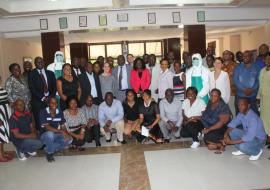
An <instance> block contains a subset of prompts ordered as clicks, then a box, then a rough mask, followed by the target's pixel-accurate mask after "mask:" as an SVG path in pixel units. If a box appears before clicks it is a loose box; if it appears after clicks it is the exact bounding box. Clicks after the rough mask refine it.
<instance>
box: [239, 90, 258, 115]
mask: <svg viewBox="0 0 270 190" xmlns="http://www.w3.org/2000/svg"><path fill="white" fill-rule="evenodd" d="M240 98H241V97H239V96H237V95H236V96H235V101H234V106H235V114H236V115H237V114H238V112H239V110H238V101H239V99H240ZM245 98H246V99H247V100H248V103H249V104H250V108H251V109H252V110H253V111H254V112H255V113H257V114H258V115H259V114H260V113H259V111H258V106H257V101H256V96H254V97H249V98H247V97H245Z"/></svg>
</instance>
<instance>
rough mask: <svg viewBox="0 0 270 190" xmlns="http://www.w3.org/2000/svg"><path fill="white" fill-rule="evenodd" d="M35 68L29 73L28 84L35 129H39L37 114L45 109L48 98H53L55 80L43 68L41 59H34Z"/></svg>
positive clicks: (50, 72)
mask: <svg viewBox="0 0 270 190" xmlns="http://www.w3.org/2000/svg"><path fill="white" fill-rule="evenodd" d="M35 66H36V68H35V69H34V70H32V71H31V72H30V73H29V76H28V84H29V89H30V91H31V94H32V102H31V104H32V111H33V115H34V118H35V123H36V128H37V129H40V125H39V112H40V110H42V109H43V108H45V107H47V103H48V99H49V97H53V96H55V93H56V79H55V76H54V73H53V72H52V71H49V70H46V69H45V68H44V61H43V58H42V57H36V58H35Z"/></svg>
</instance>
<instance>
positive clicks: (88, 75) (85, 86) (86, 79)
mask: <svg viewBox="0 0 270 190" xmlns="http://www.w3.org/2000/svg"><path fill="white" fill-rule="evenodd" d="M85 70H86V72H84V73H82V74H81V75H79V78H78V79H79V83H80V86H81V90H82V94H81V98H80V105H81V106H83V105H84V104H85V101H86V98H87V96H89V95H92V96H93V101H94V104H96V105H99V104H100V103H101V102H102V93H101V86H100V80H99V76H98V75H96V74H95V73H93V65H92V64H91V63H88V64H87V65H86V66H85Z"/></svg>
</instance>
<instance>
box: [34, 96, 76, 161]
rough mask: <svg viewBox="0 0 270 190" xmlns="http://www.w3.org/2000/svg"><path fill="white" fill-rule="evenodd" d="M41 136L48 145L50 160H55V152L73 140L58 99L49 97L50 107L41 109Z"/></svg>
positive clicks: (48, 157)
mask: <svg viewBox="0 0 270 190" xmlns="http://www.w3.org/2000/svg"><path fill="white" fill-rule="evenodd" d="M39 119H40V125H41V133H42V135H41V137H40V140H41V141H42V142H43V143H44V144H45V145H46V147H45V151H46V153H47V160H48V162H52V161H55V160H54V157H53V156H54V154H55V153H56V152H58V151H61V150H63V149H65V148H66V147H67V146H69V145H70V144H71V142H72V137H71V136H70V135H68V132H67V129H66V126H65V123H66V120H65V119H64V115H63V113H62V112H61V111H60V110H59V109H58V108H57V100H56V99H55V98H50V99H49V107H47V108H45V109H43V110H41V111H40V116H39Z"/></svg>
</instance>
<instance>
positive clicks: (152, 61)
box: [147, 54, 160, 102]
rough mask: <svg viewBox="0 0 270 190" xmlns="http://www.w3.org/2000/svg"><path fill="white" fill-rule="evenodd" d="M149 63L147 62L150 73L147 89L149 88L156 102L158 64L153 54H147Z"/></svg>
mask: <svg viewBox="0 0 270 190" xmlns="http://www.w3.org/2000/svg"><path fill="white" fill-rule="evenodd" d="M148 62H149V64H147V68H148V69H149V71H150V74H151V84H150V87H149V89H150V90H151V93H152V97H153V98H154V100H155V101H156V102H157V101H158V92H157V89H158V79H159V73H160V64H159V63H156V56H155V55H154V54H150V55H149V61H148Z"/></svg>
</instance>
